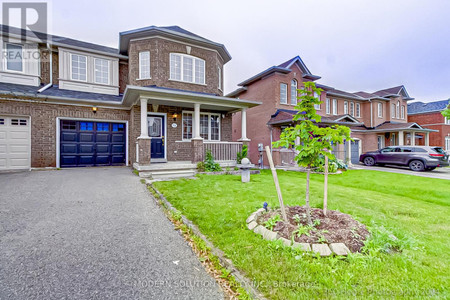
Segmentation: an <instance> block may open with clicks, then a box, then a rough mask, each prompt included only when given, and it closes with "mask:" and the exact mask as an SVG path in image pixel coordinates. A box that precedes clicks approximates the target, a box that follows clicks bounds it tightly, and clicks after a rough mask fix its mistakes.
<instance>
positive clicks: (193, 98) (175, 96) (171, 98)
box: [123, 85, 262, 112]
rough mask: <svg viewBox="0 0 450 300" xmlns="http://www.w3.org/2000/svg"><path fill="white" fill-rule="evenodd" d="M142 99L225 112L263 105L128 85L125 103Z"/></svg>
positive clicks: (182, 91)
mask: <svg viewBox="0 0 450 300" xmlns="http://www.w3.org/2000/svg"><path fill="white" fill-rule="evenodd" d="M140 98H146V99H148V100H149V103H152V104H157V105H168V106H178V107H193V106H194V104H195V103H199V104H200V105H201V107H202V109H211V110H218V111H225V112H232V111H237V110H240V109H242V108H250V107H255V106H258V105H260V104H262V103H261V102H257V101H249V100H243V99H236V98H229V97H223V96H217V95H213V94H206V93H198V92H191V91H185V90H176V89H168V88H160V87H142V86H132V85H128V86H127V88H126V89H125V92H124V95H123V103H124V104H125V105H127V106H132V105H133V104H135V103H137V102H138V101H139V99H140Z"/></svg>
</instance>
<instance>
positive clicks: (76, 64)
mask: <svg viewBox="0 0 450 300" xmlns="http://www.w3.org/2000/svg"><path fill="white" fill-rule="evenodd" d="M70 57H71V59H70V60H71V64H70V67H71V72H70V74H71V79H72V80H79V81H86V80H87V76H86V73H87V72H86V61H87V58H86V56H84V55H79V54H70Z"/></svg>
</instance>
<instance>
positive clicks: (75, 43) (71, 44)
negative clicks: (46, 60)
mask: <svg viewBox="0 0 450 300" xmlns="http://www.w3.org/2000/svg"><path fill="white" fill-rule="evenodd" d="M23 32H24V33H25V36H26V37H27V38H28V39H31V40H33V39H36V37H37V39H39V40H37V39H36V41H37V42H42V43H49V44H51V45H54V46H60V47H67V48H74V49H82V50H87V51H91V52H100V53H105V54H108V55H113V56H119V57H123V58H126V56H124V55H120V54H119V49H117V48H112V47H108V46H103V45H99V44H94V43H89V42H83V41H80V40H75V39H71V38H68V37H63V36H59V35H52V34H45V33H41V32H37V33H34V32H32V31H30V30H24V31H23ZM0 33H1V34H5V35H10V36H17V37H20V36H22V29H20V28H17V27H12V26H8V25H3V24H0Z"/></svg>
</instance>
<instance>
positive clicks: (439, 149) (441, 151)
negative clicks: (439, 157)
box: [433, 147, 445, 154]
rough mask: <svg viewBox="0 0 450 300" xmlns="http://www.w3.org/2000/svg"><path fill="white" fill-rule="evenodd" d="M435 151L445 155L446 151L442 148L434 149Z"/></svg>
mask: <svg viewBox="0 0 450 300" xmlns="http://www.w3.org/2000/svg"><path fill="white" fill-rule="evenodd" d="M433 150H434V151H436V152H437V153H439V154H445V151H444V149H442V148H441V147H434V148H433Z"/></svg>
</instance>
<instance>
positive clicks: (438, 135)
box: [408, 112, 450, 147]
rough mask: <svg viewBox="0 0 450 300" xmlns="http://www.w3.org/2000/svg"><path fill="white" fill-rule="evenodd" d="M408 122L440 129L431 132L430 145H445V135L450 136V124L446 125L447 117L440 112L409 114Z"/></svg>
mask: <svg viewBox="0 0 450 300" xmlns="http://www.w3.org/2000/svg"><path fill="white" fill-rule="evenodd" d="M408 122H416V123H417V124H419V125H421V126H422V127H424V128H428V129H434V130H439V132H431V133H430V146H439V147H445V137H448V136H450V125H445V124H444V122H445V118H444V116H443V115H442V114H441V113H440V112H430V113H423V114H418V115H409V116H408Z"/></svg>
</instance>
